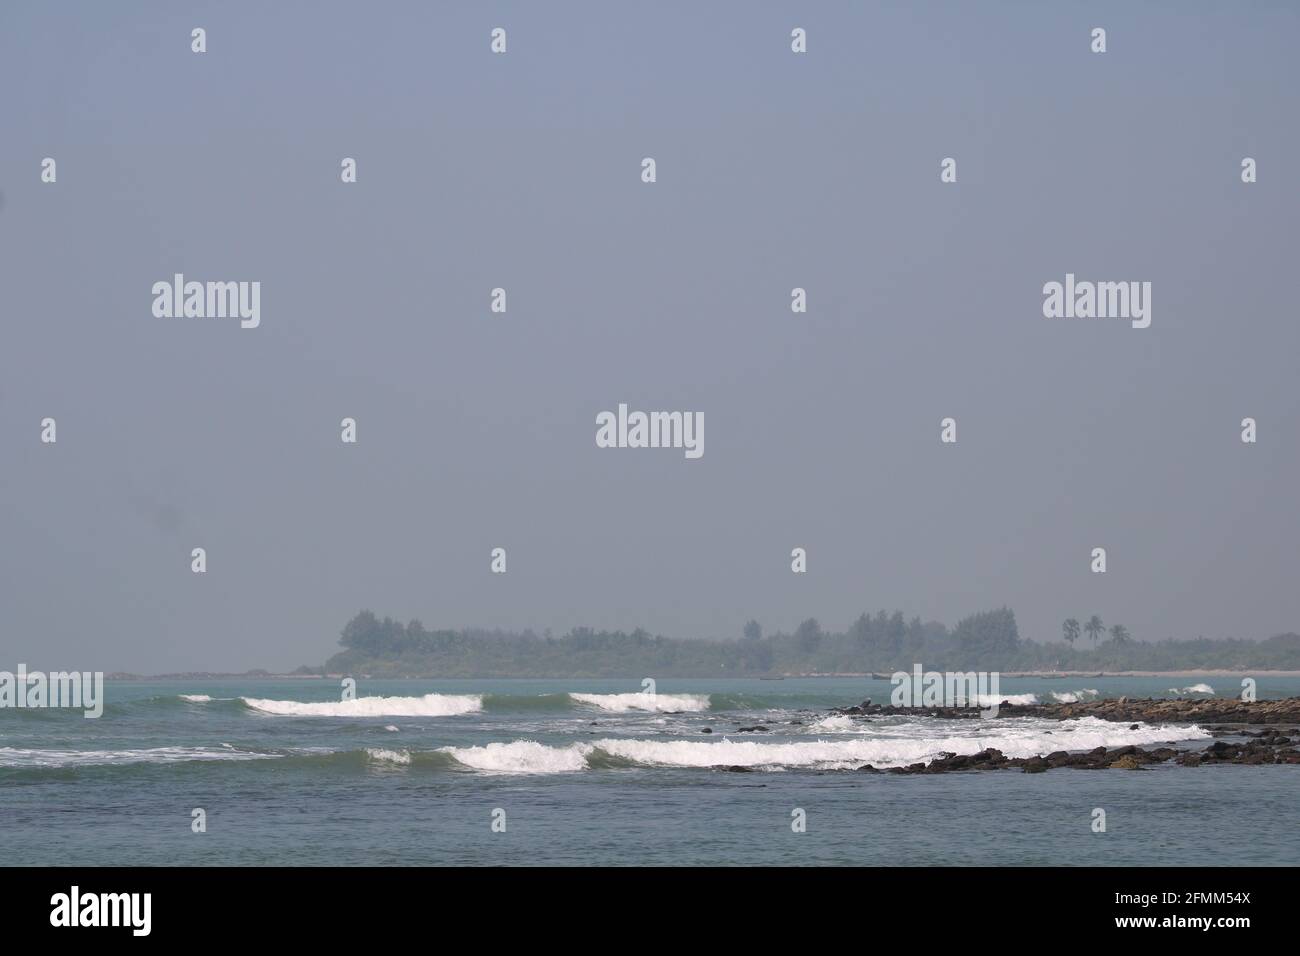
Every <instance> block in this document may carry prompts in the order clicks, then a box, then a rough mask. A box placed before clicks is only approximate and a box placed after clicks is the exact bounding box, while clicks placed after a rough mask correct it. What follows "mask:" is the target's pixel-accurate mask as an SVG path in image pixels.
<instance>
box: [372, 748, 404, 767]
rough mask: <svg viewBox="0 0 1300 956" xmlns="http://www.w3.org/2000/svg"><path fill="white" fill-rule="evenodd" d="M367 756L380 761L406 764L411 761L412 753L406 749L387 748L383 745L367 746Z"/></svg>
mask: <svg viewBox="0 0 1300 956" xmlns="http://www.w3.org/2000/svg"><path fill="white" fill-rule="evenodd" d="M366 756H367V757H369V758H370V759H371V760H375V761H378V762H379V763H395V764H400V765H402V766H406V765H407V764H409V763H410V762H411V755H410V754H409V753H407V752H406V751H405V750H385V749H383V748H382V747H373V748H371V747H368V748H366Z"/></svg>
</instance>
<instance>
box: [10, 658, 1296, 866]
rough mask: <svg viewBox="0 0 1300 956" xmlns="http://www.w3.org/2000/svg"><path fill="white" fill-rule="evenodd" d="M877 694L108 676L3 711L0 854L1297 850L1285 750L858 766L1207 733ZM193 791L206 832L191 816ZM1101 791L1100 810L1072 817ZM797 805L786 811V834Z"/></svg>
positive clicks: (691, 855) (187, 858)
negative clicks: (1255, 762) (1191, 759)
mask: <svg viewBox="0 0 1300 956" xmlns="http://www.w3.org/2000/svg"><path fill="white" fill-rule="evenodd" d="M1203 682H1204V685H1205V686H1198V685H1202V683H1203ZM1220 685H1221V686H1220ZM1239 686H1240V685H1239V680H1234V679H1229V678H1208V679H1201V678H1196V679H1179V680H1171V679H1170V678H1068V679H1059V680H1044V679H1032V678H1023V679H1013V678H1006V679H1003V681H1002V684H1001V690H1002V693H1003V696H1006V697H1011V698H1013V699H1016V698H1024V699H1028V697H1029V696H1031V695H1032V696H1033V697H1035V698H1037V699H1040V700H1044V701H1048V700H1052V699H1071V698H1083V699H1087V698H1090V697H1094V696H1103V697H1115V696H1120V695H1128V696H1130V697H1145V696H1161V697H1164V696H1173V695H1175V694H1181V695H1183V696H1192V697H1195V696H1206V695H1208V694H1209V693H1211V692H1214V693H1217V694H1219V695H1220V696H1230V695H1235V694H1236V693H1238V692H1239ZM1207 687H1208V688H1209V689H1207ZM889 689H890V685H889V683H888V682H887V681H868V680H860V679H849V678H837V679H798V680H795V679H790V680H783V681H759V680H715V681H709V680H680V681H661V682H660V683H659V685H658V687H657V691H658V692H657V693H656V694H653V695H650V694H646V693H644V692H643V691H642V689H641V687H640V684H639V682H637V681H632V680H629V681H608V680H599V681H594V680H585V681H584V680H568V681H554V680H545V681H543V680H517V681H509V680H492V681H464V680H460V681H361V682H359V686H358V688H357V695H358V699H356V700H351V701H341V700H340V695H339V687H338V684H337V683H336V682H333V681H316V680H311V681H239V682H219V681H217V682H198V681H195V682H160V681H147V682H131V683H125V682H117V683H110V685H109V691H108V704H107V706H106V709H105V712H104V715H103V717H101V718H100V719H97V720H86V719H84V718H82V717H81V716H80V714H79V713H76V712H67V711H15V710H0V828H3V832H4V834H5V844H6V847H7V849H8V850H9V851H10V853H9V854H8V861H9V862H24V863H59V862H69V863H73V862H75V863H83V864H111V863H144V864H150V863H194V864H201V863H226V864H248V863H254V864H256V863H303V864H308V863H311V864H355V863H411V864H442V863H446V864H452V863H455V864H460V863H517V864H543V863H560V864H587V863H609V864H646V863H653V864H677V863H681V864H686V863H716V864H772V863H787V864H811V863H861V864H882V865H908V864H927V863H954V864H960V863H976V862H983V863H1007V864H1013V863H1014V864H1051V865H1068V864H1083V863H1101V864H1107V863H1116V864H1118V863H1134V864H1142V863H1148V864H1192V863H1242V864H1284V863H1285V864H1294V863H1296V862H1297V861H1300V838H1298V837H1297V836H1296V834H1297V833H1300V826H1297V824H1298V823H1300V809H1298V807H1300V801H1297V797H1298V796H1300V790H1298V789H1297V788H1298V787H1300V768H1298V767H1295V766H1267V767H1222V766H1221V767H1203V768H1182V767H1176V766H1172V765H1170V766H1160V767H1156V768H1154V769H1152V770H1150V771H1142V772H1126V771H1082V770H1068V769H1063V770H1054V771H1051V772H1049V773H1045V774H1023V773H1020V772H1018V771H1002V772H981V773H963V774H943V775H934V776H921V777H914V776H896V775H891V774H867V773H861V772H858V771H857V770H856V769H855V768H857V767H859V766H862V765H863V764H867V763H870V764H872V765H874V766H876V767H890V766H898V765H903V764H907V763H912V762H914V761H917V760H928V759H930V758H932V757H934V756H936V755H937V754H939V753H941V752H945V751H946V752H957V753H973V752H975V751H977V750H980V749H983V748H984V747H988V746H994V747H997V748H999V749H1001V750H1003V751H1004V752H1005V753H1007V754H1008V755H1010V756H1027V755H1030V754H1033V753H1048V752H1051V751H1054V750H1085V749H1090V748H1092V747H1095V746H1099V745H1104V746H1119V745H1124V744H1129V743H1140V744H1148V743H1157V742H1170V743H1172V744H1173V745H1174V746H1189V747H1190V746H1201V745H1203V744H1204V741H1205V740H1206V739H1207V735H1206V733H1205V732H1204V731H1203V730H1200V729H1198V728H1189V727H1186V726H1178V727H1159V726H1151V725H1145V724H1143V725H1139V726H1138V727H1137V728H1136V729H1130V728H1129V725H1127V724H1113V723H1106V722H1102V721H1096V720H1092V719H1085V720H1078V721H1064V722H1061V721H1044V720H1038V719H1032V718H1010V719H1008V718H1000V719H996V720H979V719H971V720H929V719H912V718H896V717H894V718H883V719H871V720H865V721H858V720H850V719H846V718H842V717H834V716H829V715H828V713H827V711H828V710H829V709H830V708H831V707H835V706H844V705H847V704H853V703H858V702H860V701H861V700H862V699H863V698H865V697H871V698H872V699H874V700H876V701H877V702H886V701H887V700H888V696H889ZM1259 694H1260V696H1261V697H1276V696H1291V695H1296V694H1300V679H1295V678H1273V679H1269V678H1263V679H1261V680H1260V681H1259ZM742 727H744V728H754V727H761V728H764V729H762V730H751V731H748V732H741V730H740V729H741V728H742ZM706 729H707V730H708V731H711V732H709V733H706ZM740 770H744V771H747V772H739V771H740ZM196 808H200V809H202V810H203V811H204V814H205V817H206V825H207V830H206V832H204V833H194V832H193V831H192V826H191V824H192V819H193V811H194V810H195V809H196ZM1095 808H1102V809H1104V810H1105V811H1106V821H1107V831H1106V832H1105V833H1094V832H1093V830H1092V821H1093V811H1094V809H1095ZM798 811H802V817H803V818H804V819H806V832H794V831H793V830H792V827H791V824H792V821H794V820H796V819H797V818H799V817H800V814H799V812H798ZM502 819H504V823H505V831H504V832H494V830H493V822H494V820H496V821H497V823H498V829H499V828H500V821H501V820H502Z"/></svg>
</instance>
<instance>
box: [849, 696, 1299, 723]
mask: <svg viewBox="0 0 1300 956" xmlns="http://www.w3.org/2000/svg"><path fill="white" fill-rule="evenodd" d="M831 713H833V714H844V715H848V716H870V717H874V716H890V715H897V716H909V717H945V718H949V719H955V718H962V717H979V716H980V710H979V708H977V707H894V706H893V705H889V704H873V703H872V702H871V701H870V700H864V701H863V702H862V703H861V704H855V705H854V706H852V707H839V708H835V709H833V710H832V711H831ZM998 716H999V717H1045V718H1049V719H1055V720H1071V719H1074V718H1078V717H1097V718H1099V719H1101V720H1114V721H1129V722H1132V721H1144V722H1146V723H1154V724H1168V723H1188V724H1300V697H1284V698H1281V699H1279V700H1256V701H1250V702H1247V701H1243V700H1237V699H1235V698H1224V697H1211V698H1206V699H1204V700H1186V699H1172V700H1169V699H1164V698H1158V697H1154V698H1146V699H1143V700H1133V699H1130V698H1128V697H1119V698H1115V699H1109V700H1088V701H1077V702H1075V703H1071V704H1012V703H1002V704H999V705H998Z"/></svg>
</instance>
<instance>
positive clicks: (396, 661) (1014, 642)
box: [294, 607, 1300, 678]
mask: <svg viewBox="0 0 1300 956" xmlns="http://www.w3.org/2000/svg"><path fill="white" fill-rule="evenodd" d="M1088 639H1090V640H1091V644H1092V646H1091V647H1086V646H1080V647H1076V646H1075V643H1076V642H1078V641H1087V640H1088ZM339 643H340V644H341V645H342V647H343V650H341V651H339V652H338V653H337V654H335V655H334V656H333V657H331V658H330V659H329V660H327V661H326V662H325V663H324V664H323V665H321V666H320V667H310V666H303V667H300V668H298V670H297V671H295V672H294V676H301V677H309V676H315V675H326V674H330V675H333V674H359V675H366V676H369V677H425V678H428V677H467V678H468V677H575V678H576V677H627V676H628V675H636V674H644V675H653V676H655V677H716V676H727V677H778V676H795V675H831V674H845V675H849V674H852V675H860V674H871V673H873V672H874V673H883V674H888V673H892V672H893V671H896V670H910V669H911V667H912V665H913V664H915V663H923V664H924V665H925V666H926V667H928V668H933V669H940V670H971V669H980V670H998V671H1002V672H1040V673H1049V672H1065V671H1073V672H1092V673H1101V672H1106V673H1115V672H1122V671H1157V672H1164V671H1179V670H1229V671H1235V670H1243V671H1244V670H1270V671H1287V670H1300V634H1295V633H1287V634H1278V635H1276V636H1274V637H1270V638H1268V639H1267V640H1261V641H1249V640H1241V639H1238V638H1225V639H1218V640H1211V639H1207V638H1196V639H1193V640H1163V641H1156V642H1142V641H1137V640H1135V639H1134V638H1133V637H1132V636H1131V635H1130V634H1129V632H1128V629H1127V628H1125V627H1124V626H1123V625H1118V624H1116V625H1112V626H1110V627H1106V626H1105V624H1104V623H1103V622H1102V620H1101V618H1100V617H1098V616H1097V615H1095V614H1094V615H1092V616H1090V617H1089V618H1087V619H1086V621H1085V622H1084V623H1082V624H1081V623H1080V622H1079V621H1077V620H1076V619H1074V618H1068V619H1066V620H1065V621H1064V622H1063V625H1062V640H1060V641H1056V642H1052V643H1045V642H1039V641H1032V640H1026V639H1023V638H1022V637H1021V636H1020V632H1019V629H1018V628H1017V626H1016V617H1015V614H1014V613H1013V612H1012V611H1011V610H1010V609H1009V608H1005V607H1004V608H998V609H996V610H990V611H982V612H980V613H977V614H972V615H970V616H969V617H966V618H963V619H962V620H961V621H959V622H957V625H956V626H955V627H953V628H951V629H949V628H948V627H947V626H945V625H943V624H940V623H937V622H928V623H923V622H922V621H921V619H920V618H918V617H913V618H912V619H911V620H910V621H909V620H907V619H905V618H904V616H903V614H902V612H901V611H894V612H893V613H892V614H891V613H888V612H886V611H880V612H878V613H877V614H875V615H874V616H872V615H868V614H866V613H863V614H862V615H861V616H859V617H858V619H857V620H856V621H854V622H853V624H852V625H851V626H850V627H849V628H848V629H847V630H845V631H842V632H838V631H827V630H823V629H822V627H821V625H820V624H819V623H818V622H817V620H816V619H815V618H809V619H808V620H806V621H804V622H803V623H802V624H800V625H799V626H798V627H797V628H796V629H795V630H794V633H791V634H786V633H783V632H777V633H774V634H764V633H763V630H762V627H761V626H760V625H759V624H758V622H756V621H750V622H749V623H747V624H746V625H745V626H744V627H743V628H742V629H741V633H740V634H738V635H737V637H736V639H734V640H701V639H686V638H670V637H664V636H663V635H652V634H650V633H649V632H647V631H645V630H642V629H640V628H637V629H636V630H633V631H631V632H626V631H596V630H592V629H590V628H585V627H579V628H574V629H573V630H571V631H569V632H568V633H567V634H564V635H562V636H559V637H556V636H553V635H551V634H550V633H549V632H546V633H543V634H536V633H534V632H532V631H523V632H511V631H499V630H475V629H467V630H435V631H430V630H426V629H425V627H424V625H423V624H422V623H421V622H420V621H418V620H414V621H410V622H408V623H406V624H402V623H401V622H400V621H396V620H393V619H392V618H390V617H385V618H382V619H381V618H379V617H377V616H376V615H375V614H374V613H372V612H371V611H362V612H361V613H359V614H357V615H356V616H355V617H354V618H352V620H351V621H349V622H348V623H347V626H346V627H344V628H343V633H342V636H341V637H340V639H339Z"/></svg>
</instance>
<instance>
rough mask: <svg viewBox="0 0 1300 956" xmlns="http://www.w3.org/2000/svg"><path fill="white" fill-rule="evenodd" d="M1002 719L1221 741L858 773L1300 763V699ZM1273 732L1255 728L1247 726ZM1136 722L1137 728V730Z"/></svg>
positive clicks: (867, 768)
mask: <svg viewBox="0 0 1300 956" xmlns="http://www.w3.org/2000/svg"><path fill="white" fill-rule="evenodd" d="M833 713H835V714H838V715H843V716H850V717H859V718H862V719H863V720H864V721H865V720H867V719H869V718H871V717H875V716H911V717H937V718H947V719H953V718H965V717H978V716H979V711H978V710H977V709H973V708H956V707H893V706H885V705H879V704H873V703H871V701H869V700H866V701H863V702H862V703H861V704H856V705H854V706H852V707H844V708H837V709H836V710H834V711H833ZM998 717H999V718H1004V717H1039V718H1047V719H1056V720H1073V719H1077V718H1081V717H1095V718H1098V719H1101V720H1110V721H1116V722H1122V723H1127V722H1130V721H1132V722H1142V723H1150V724H1197V725H1199V726H1201V727H1202V728H1205V729H1207V730H1210V732H1211V733H1213V734H1214V735H1215V736H1216V737H1227V738H1232V739H1219V740H1215V741H1214V742H1213V743H1211V744H1209V745H1208V746H1206V747H1204V748H1203V749H1186V748H1182V749H1175V748H1173V747H1146V748H1144V747H1138V746H1132V745H1130V746H1126V747H1109V748H1108V747H1096V748H1094V749H1092V750H1088V751H1084V752H1081V753H1070V752H1068V751H1065V750H1058V751H1056V752H1054V753H1049V754H1045V755H1042V756H1033V757H1007V756H1006V755H1005V754H1003V753H1002V751H1000V750H997V749H995V748H992V747H990V748H986V749H985V750H981V751H980V752H979V753H974V754H960V755H959V754H955V753H942V754H940V755H939V756H938V757H936V758H935V759H933V760H931V761H929V762H928V763H914V764H910V765H908V766H906V767H891V768H889V769H888V771H884V770H881V769H880V768H877V767H873V766H872V765H870V764H866V765H864V766H862V767H859V768H858V770H860V771H862V772H866V773H882V772H888V773H898V774H918V773H950V772H953V771H963V770H1012V769H1016V770H1020V771H1022V772H1024V773H1043V772H1045V771H1047V770H1055V769H1058V768H1073V769H1076V770H1146V769H1149V768H1150V767H1152V766H1153V765H1156V764H1163V763H1168V762H1171V761H1172V763H1173V764H1175V765H1177V766H1182V767H1203V766H1213V765H1216V764H1229V765H1234V764H1235V765H1243V766H1260V765H1264V764H1300V697H1289V698H1282V699H1280V700H1260V701H1250V702H1246V701H1241V700H1233V699H1225V698H1211V699H1207V700H1183V699H1172V700H1166V699H1160V698H1147V699H1143V700H1130V699H1129V698H1126V697H1120V698H1117V699H1112V700H1094V701H1081V702H1077V703H1069V704H1065V703H1057V704H1009V703H1004V704H1002V705H1001V706H1000V707H999V708H998ZM1261 724H1268V725H1287V726H1269V727H1267V728H1266V729H1262V730H1251V729H1248V726H1258V725H1261ZM1135 727H1136V723H1135V724H1134V728H1135Z"/></svg>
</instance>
